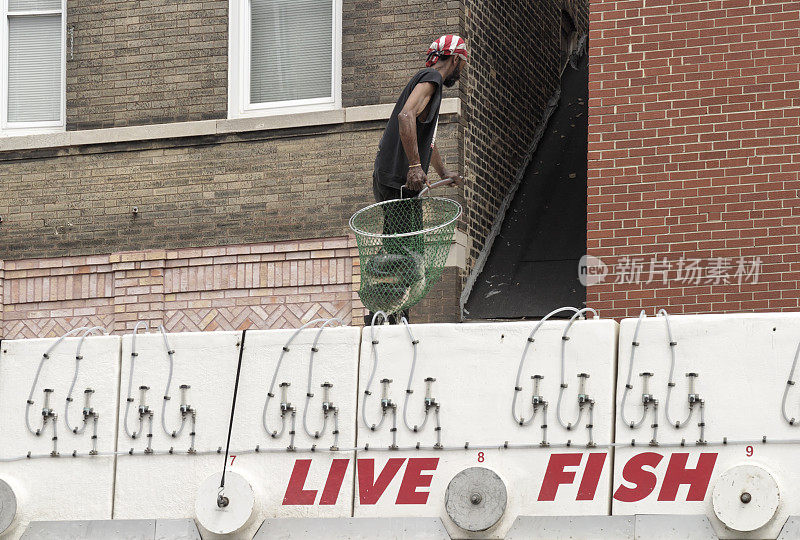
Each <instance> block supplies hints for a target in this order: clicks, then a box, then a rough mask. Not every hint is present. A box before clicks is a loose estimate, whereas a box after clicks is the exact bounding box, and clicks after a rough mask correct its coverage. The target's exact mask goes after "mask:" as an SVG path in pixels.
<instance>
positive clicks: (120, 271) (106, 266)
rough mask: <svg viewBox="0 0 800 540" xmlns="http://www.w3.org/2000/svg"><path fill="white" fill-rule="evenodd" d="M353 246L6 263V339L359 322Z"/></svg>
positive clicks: (343, 240) (337, 241)
mask: <svg viewBox="0 0 800 540" xmlns="http://www.w3.org/2000/svg"><path fill="white" fill-rule="evenodd" d="M354 246H355V242H354V240H353V238H352V237H335V238H320V239H312V240H303V241H290V242H273V243H261V244H249V245H237V246H227V247H206V248H184V249H177V250H147V251H137V252H121V253H113V254H110V255H109V254H106V255H91V256H79V257H53V258H47V259H26V260H18V261H4V262H3V261H0V298H2V302H0V309H1V310H2V311H0V313H2V315H3V317H2V318H0V337H2V338H5V339H16V338H22V337H45V336H56V335H62V334H63V333H65V332H66V331H67V330H70V329H72V328H76V327H78V326H86V325H102V326H104V327H106V328H107V329H108V330H109V331H115V332H118V333H120V332H126V331H130V330H131V329H132V328H133V326H134V325H135V324H136V322H137V321H142V320H144V321H147V322H148V323H149V325H150V327H151V328H152V327H155V326H158V325H159V324H163V325H164V326H165V327H166V328H167V330H169V331H171V332H180V331H208V330H236V329H243V328H249V327H254V328H296V327H298V326H300V325H302V324H303V323H304V322H307V321H309V320H311V319H313V318H317V317H339V318H341V319H342V320H343V321H344V322H345V323H349V322H350V321H354V322H355V323H357V324H358V323H360V322H361V316H362V314H363V313H362V311H361V310H363V308H362V306H361V304H360V303H359V302H358V296H357V294H356V293H355V292H354V291H355V289H354V280H353V262H354V259H355V256H356V254H357V252H356V250H355V247H354ZM2 268H4V269H5V270H4V271H3V270H2Z"/></svg>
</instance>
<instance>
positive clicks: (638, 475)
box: [283, 452, 717, 505]
mask: <svg viewBox="0 0 800 540" xmlns="http://www.w3.org/2000/svg"><path fill="white" fill-rule="evenodd" d="M583 457H584V456H583V454H582V453H570V454H551V455H550V460H549V461H548V464H547V468H546V470H545V473H544V476H543V477H542V481H541V486H540V489H539V495H538V497H537V500H538V501H555V500H556V497H557V495H558V490H559V487H560V486H567V485H569V486H574V485H575V484H576V483H577V492H576V494H575V500H576V501H591V500H594V499H595V496H596V494H597V490H598V486H599V484H600V477H601V475H602V473H603V467H604V465H605V462H606V457H607V454H606V453H605V452H593V453H589V454H588V456H587V459H586V460H585V464H584V465H583V467H582V468H581V463H582V462H583V461H584V459H583ZM664 460H666V468H665V470H664V471H663V472H661V473H659V472H656V467H658V466H659V465H660V464H661V463H662V461H664ZM350 461H351V460H349V459H334V460H333V461H332V462H331V463H330V467H329V469H328V471H327V477H326V480H325V483H324V485H321V486H310V485H307V480H308V476H309V470H310V469H311V465H312V460H310V459H298V460H297V461H295V463H294V468H293V469H292V474H291V477H290V478H289V483H288V485H287V486H286V494H285V495H284V497H283V504H284V505H313V504H318V505H333V504H336V501H337V500H338V499H339V493H340V492H341V491H342V486H343V483H344V478H345V474H346V472H347V468H348V467H349V466H350ZM688 461H689V453H683V452H679V453H673V454H671V455H670V456H669V457H666V456H663V455H661V454H657V453H655V452H643V453H640V454H636V455H634V456H633V457H631V458H630V459H628V461H627V462H626V463H625V464H624V466H623V468H622V478H623V480H624V484H622V485H619V486H617V487H616V489H615V490H614V499H616V500H618V501H620V502H637V501H641V500H643V499H645V498H646V497H648V496H649V495H651V494H652V493H653V492H654V490H655V489H656V486H657V485H658V482H659V478H660V477H662V476H663V481H661V487H660V489H659V491H658V500H659V501H675V500H676V497H677V495H678V488H679V487H680V486H681V485H687V486H688V492H687V495H686V500H687V501H702V500H703V499H704V498H705V495H706V491H707V490H708V485H709V482H710V481H711V474H712V473H713V471H714V465H715V464H716V461H717V454H716V453H711V452H704V453H702V454H700V455H699V456H698V458H697V464H696V465H695V466H693V467H691V466H689V465H688ZM403 465H405V471H404V472H403V474H402V479H401V480H400V486H399V488H398V489H397V495H396V497H395V498H394V501H393V502H394V504H426V503H427V502H428V494H429V493H428V491H427V488H430V486H431V482H432V481H433V475H434V472H435V471H436V468H437V466H438V465H439V458H403V457H397V458H390V459H388V460H387V461H386V463H385V464H384V465H383V468H382V469H381V470H380V471H376V469H375V459H359V460H358V461H357V470H356V478H357V481H356V484H357V486H356V487H357V489H358V498H359V503H360V504H362V505H372V504H376V503H378V501H379V500H381V498H382V497H383V495H384V493H385V492H386V490H387V488H388V487H389V485H390V484H391V483H392V481H393V480H394V478H395V477H396V476H397V475H398V473H399V472H400V469H401V468H402V467H403ZM446 480H447V481H449V478H448V479H446ZM626 484H627V485H626ZM629 486H630V487H629ZM571 493H575V492H574V490H573V491H572V492H571ZM569 496H570V497H571V496H572V495H569ZM562 498H563V496H562Z"/></svg>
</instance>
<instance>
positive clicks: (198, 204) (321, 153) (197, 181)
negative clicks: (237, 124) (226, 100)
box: [0, 118, 458, 259]
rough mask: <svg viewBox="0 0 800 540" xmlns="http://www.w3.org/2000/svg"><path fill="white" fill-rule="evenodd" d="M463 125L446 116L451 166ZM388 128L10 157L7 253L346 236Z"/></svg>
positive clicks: (0, 249) (367, 197) (5, 200)
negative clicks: (136, 210) (450, 120)
mask: <svg viewBox="0 0 800 540" xmlns="http://www.w3.org/2000/svg"><path fill="white" fill-rule="evenodd" d="M354 126H355V127H354ZM457 128H458V124H456V123H455V122H447V121H445V119H444V118H443V124H442V126H441V129H440V133H441V135H440V137H439V141H440V144H441V147H442V150H443V152H444V157H445V160H446V161H447V162H448V163H455V162H456V161H457V158H456V155H455V154H456V152H457V144H458V129H457ZM382 129H383V123H382V122H366V123H362V124H355V125H353V124H342V125H338V126H322V127H314V128H304V129H295V130H279V131H275V132H256V133H246V134H239V135H231V136H226V137H222V138H214V139H213V140H209V139H206V138H200V139H197V138H195V139H181V140H179V141H175V140H171V141H153V142H144V143H126V144H117V145H108V146H93V147H80V148H69V149H66V150H63V149H57V150H53V151H47V152H44V151H39V152H33V153H31V154H25V153H22V152H7V153H5V154H0V186H2V188H0V189H2V195H3V196H2V197H0V216H2V217H3V222H2V224H0V259H22V258H25V259H28V258H35V257H53V256H72V255H89V254H94V253H111V252H115V251H133V250H144V249H174V248H180V247H191V246H213V245H220V246H224V245H230V244H244V243H252V242H273V241H279V240H290V239H302V238H320V237H332V236H341V235H345V234H347V233H348V225H347V223H348V220H349V218H350V216H351V215H352V214H353V212H355V210H357V209H358V208H360V207H363V206H364V205H366V204H368V203H371V202H373V196H372V167H373V162H374V159H375V152H376V151H377V144H378V139H379V138H380V135H381V133H382ZM34 158H35V159H34ZM448 192H450V193H452V192H453V190H450V191H443V193H448ZM134 206H137V207H138V210H139V213H138V214H137V215H135V216H134V214H133V212H132V208H133V207H134Z"/></svg>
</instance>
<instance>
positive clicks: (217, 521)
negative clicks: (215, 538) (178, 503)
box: [194, 471, 256, 535]
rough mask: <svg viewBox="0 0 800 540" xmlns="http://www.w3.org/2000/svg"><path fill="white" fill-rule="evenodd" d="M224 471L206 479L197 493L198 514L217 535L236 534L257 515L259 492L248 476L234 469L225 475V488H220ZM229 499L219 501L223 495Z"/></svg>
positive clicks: (206, 527) (201, 520) (208, 529)
mask: <svg viewBox="0 0 800 540" xmlns="http://www.w3.org/2000/svg"><path fill="white" fill-rule="evenodd" d="M221 480H222V473H214V474H212V475H211V476H209V477H208V478H206V479H205V480H204V481H203V483H202V484H200V489H199V490H198V492H197V499H196V500H195V504H194V512H195V516H197V521H198V522H199V524H200V526H201V527H203V528H204V529H206V530H207V531H210V532H212V533H214V534H222V535H225V534H228V535H230V534H235V533H237V532H238V531H240V530H241V529H243V528H244V527H245V525H246V524H247V522H248V521H250V520H251V518H252V516H253V508H254V507H255V502H256V499H255V495H254V494H253V488H252V487H251V486H250V483H249V482H248V481H247V480H245V478H244V477H243V476H242V475H240V474H237V473H235V472H233V471H228V472H226V474H225V489H224V491H223V490H221V489H220V483H221ZM220 496H223V497H224V498H225V502H224V503H223V504H219V502H218V500H219V497H220Z"/></svg>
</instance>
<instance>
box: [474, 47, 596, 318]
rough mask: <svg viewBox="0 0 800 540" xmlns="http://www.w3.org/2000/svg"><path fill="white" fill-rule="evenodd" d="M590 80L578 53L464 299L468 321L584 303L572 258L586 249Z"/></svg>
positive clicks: (537, 314)
mask: <svg viewBox="0 0 800 540" xmlns="http://www.w3.org/2000/svg"><path fill="white" fill-rule="evenodd" d="M588 81H589V63H588V55H586V54H583V55H582V56H581V57H580V58H579V59H578V60H577V65H576V67H572V66H567V68H566V70H565V71H564V74H563V76H562V79H561V99H560V102H559V104H558V108H557V109H556V110H555V111H554V112H553V115H552V117H551V118H550V122H549V125H548V126H547V129H546V131H545V133H544V136H543V138H542V140H541V142H540V143H539V146H538V147H537V149H536V152H535V154H534V156H533V159H532V160H531V163H530V165H529V166H528V169H527V170H526V172H525V175H524V177H523V180H522V183H521V184H520V187H519V189H518V191H517V193H516V196H515V197H514V200H513V201H512V203H511V206H510V207H509V209H508V212H507V213H506V216H505V221H504V222H503V225H502V228H501V230H500V234H499V235H498V237H497V239H496V240H495V242H494V245H493V247H492V251H491V253H490V254H489V257H488V259H487V261H486V265H485V266H484V268H483V271H482V272H481V274H480V275H479V276H478V279H477V281H476V283H475V286H474V288H473V289H472V292H471V294H470V297H469V299H468V300H467V303H466V305H465V311H464V317H465V318H466V319H516V318H536V317H541V316H542V315H545V314H547V313H548V312H550V311H552V310H553V309H556V308H558V307H561V306H576V307H582V306H583V305H584V303H585V302H586V288H585V287H584V286H583V285H582V284H581V283H580V281H579V280H578V262H579V260H580V258H581V257H582V256H583V255H584V254H585V253H586V178H587V168H588V167H587V165H588V159H587V145H588V129H589V126H588V84H589V83H588ZM535 128H536V126H531V129H532V130H533V129H535Z"/></svg>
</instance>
